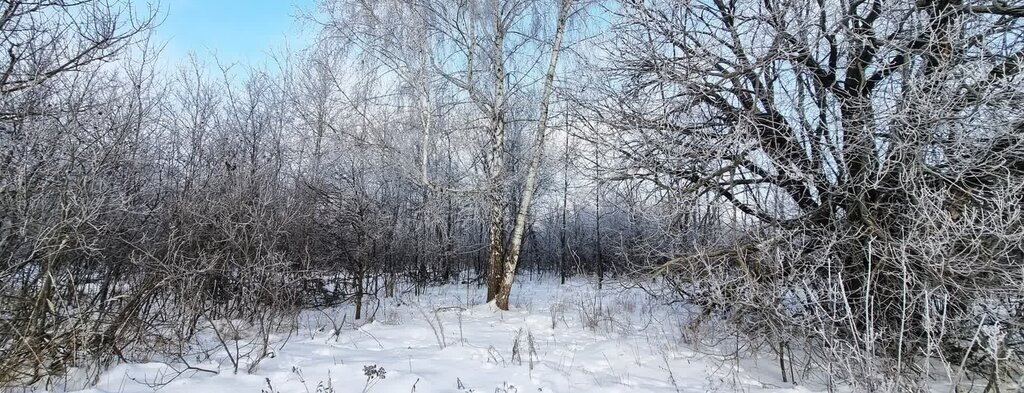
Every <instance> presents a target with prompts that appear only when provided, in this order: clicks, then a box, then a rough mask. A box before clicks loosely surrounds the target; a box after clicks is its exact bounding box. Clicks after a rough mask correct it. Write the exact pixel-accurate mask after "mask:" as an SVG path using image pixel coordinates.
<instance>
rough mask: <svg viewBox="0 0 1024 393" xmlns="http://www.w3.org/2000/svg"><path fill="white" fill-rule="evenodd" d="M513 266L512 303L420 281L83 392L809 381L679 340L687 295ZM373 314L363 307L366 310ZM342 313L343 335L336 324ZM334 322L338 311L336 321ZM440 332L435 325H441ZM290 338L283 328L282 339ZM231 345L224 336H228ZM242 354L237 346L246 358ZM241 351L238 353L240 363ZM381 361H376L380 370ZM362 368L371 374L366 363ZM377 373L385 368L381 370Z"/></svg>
mask: <svg viewBox="0 0 1024 393" xmlns="http://www.w3.org/2000/svg"><path fill="white" fill-rule="evenodd" d="M523 281H526V280H523V279H521V280H520V283H518V284H517V286H516V287H515V289H514V291H513V293H512V298H511V307H512V310H511V311H504V312H503V311H499V310H497V309H496V308H494V306H493V305H491V304H479V300H480V299H482V298H483V296H484V289H483V288H477V287H476V286H475V285H468V286H467V285H447V286H441V287H435V288H427V289H425V292H424V293H423V294H421V295H419V296H414V295H413V294H412V293H405V294H402V295H400V296H398V297H396V298H391V299H380V305H379V307H378V306H377V304H376V303H375V302H374V301H371V302H370V304H368V305H367V306H366V307H365V308H364V310H365V311H367V313H373V312H374V310H376V313H375V315H374V318H373V321H372V322H367V321H358V322H356V323H354V324H353V323H352V321H353V318H352V315H353V313H352V309H351V307H350V306H349V307H338V308H332V309H328V310H308V311H305V312H303V313H302V314H301V315H300V317H299V324H298V328H297V330H296V331H293V332H292V334H290V335H288V334H282V335H280V336H275V337H274V339H275V340H277V341H276V342H277V343H278V345H275V347H274V348H275V353H274V355H273V357H271V358H267V359H264V360H263V361H262V362H261V363H259V364H258V366H257V367H256V368H255V369H254V371H253V373H251V374H250V373H246V372H245V370H246V368H247V367H246V365H245V364H243V365H242V367H240V368H239V372H238V373H237V374H235V373H233V372H232V367H231V363H230V362H229V361H228V360H227V357H226V353H225V352H224V351H220V352H216V351H215V352H214V353H215V355H214V356H212V357H211V358H210V359H207V360H205V361H204V362H202V363H201V364H194V366H198V367H202V368H207V369H214V370H217V369H219V373H217V374H213V373H209V372H196V371H186V372H184V373H177V372H174V371H173V369H172V368H171V367H172V366H174V367H177V368H179V369H180V368H181V365H167V364H163V363H146V364H121V365H117V366H115V367H113V368H111V369H110V370H108V371H106V372H104V373H103V374H102V375H101V376H100V378H99V380H98V383H96V384H95V385H94V386H92V387H89V388H87V389H85V390H81V391H82V392H96V393H99V392H125V393H130V392H152V391H154V390H156V389H157V388H159V390H160V391H161V392H166V393H179V392H180V393H201V392H228V391H247V392H259V391H261V390H262V391H267V392H282V393H290V392H297V393H311V392H332V391H335V392H487V393H490V392H501V393H504V392H516V393H523V392H708V391H723V392H732V391H748V392H780V393H782V392H785V393H796V392H812V391H823V390H824V389H808V388H807V387H805V386H794V385H792V384H787V383H783V382H782V381H781V378H780V377H779V375H778V370H777V368H774V366H773V364H774V363H773V362H774V361H775V360H774V359H772V358H770V357H766V358H763V359H756V358H750V359H744V360H743V361H734V360H729V359H726V358H719V357H716V356H708V355H706V354H704V352H706V351H705V350H700V351H698V350H695V349H693V348H691V347H690V346H689V345H688V344H687V340H686V337H687V334H686V330H685V326H686V323H685V321H686V320H687V318H688V313H687V312H686V309H685V308H684V307H681V306H678V305H666V304H664V302H659V301H656V300H655V299H654V298H653V297H651V296H649V295H648V294H647V293H646V292H644V291H642V290H640V289H637V288H626V287H624V286H621V285H616V284H614V283H606V285H605V289H603V290H600V291H598V290H597V289H596V287H595V286H594V285H593V283H591V282H587V281H583V280H578V281H573V282H571V283H568V284H565V285H558V283H557V282H556V281H553V280H546V279H545V280H538V281H527V282H523ZM369 319H370V318H367V320H369ZM343 320H344V321H346V322H345V326H344V327H343V328H341V329H340V332H338V334H334V332H333V331H332V330H333V329H332V327H333V326H334V324H336V323H340V322H341V321H343ZM332 321H333V322H332ZM439 337H441V338H439ZM285 339H287V340H285ZM229 347H230V346H229ZM243 360H244V359H243ZM243 363H244V362H243ZM381 368H383V372H381V371H380V369H381ZM368 374H370V375H372V377H369V376H367V375H368ZM381 376H383V378H381Z"/></svg>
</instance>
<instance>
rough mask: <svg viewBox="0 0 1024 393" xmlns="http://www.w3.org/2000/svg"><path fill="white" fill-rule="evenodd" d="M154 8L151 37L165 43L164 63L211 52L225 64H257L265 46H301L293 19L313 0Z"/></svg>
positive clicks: (231, 0)
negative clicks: (158, 20)
mask: <svg viewBox="0 0 1024 393" xmlns="http://www.w3.org/2000/svg"><path fill="white" fill-rule="evenodd" d="M150 1H151V0H141V1H140V0H137V1H136V3H143V2H147V3H148V2H150ZM159 4H160V8H161V11H162V12H161V16H162V17H163V18H164V20H163V24H161V25H160V26H159V27H158V28H157V31H156V39H157V41H158V42H161V43H166V47H165V49H164V53H163V56H164V58H165V59H168V60H171V61H177V60H181V59H184V58H185V56H187V55H188V53H189V52H195V53H196V54H197V55H199V56H200V57H204V58H209V56H211V55H212V54H213V53H216V54H217V56H218V57H219V58H220V59H221V60H222V61H226V62H242V63H245V62H248V63H259V62H261V61H263V60H265V59H267V55H266V51H267V50H268V49H270V48H273V47H280V46H282V45H283V44H284V43H285V42H292V43H293V44H295V43H301V42H302V37H301V36H300V32H301V29H300V26H301V25H302V24H301V23H297V22H296V21H295V18H294V15H296V14H297V12H298V10H300V9H302V10H312V9H313V8H314V7H315V0H162V1H160V3H159ZM306 36H308V35H306Z"/></svg>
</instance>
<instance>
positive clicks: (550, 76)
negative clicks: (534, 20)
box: [496, 0, 572, 310]
mask: <svg viewBox="0 0 1024 393" xmlns="http://www.w3.org/2000/svg"><path fill="white" fill-rule="evenodd" d="M570 3H572V0H562V1H561V3H560V4H559V7H558V25H557V27H556V29H555V39H554V42H552V44H551V59H550V60H549V62H548V70H547V74H546V75H545V79H544V92H543V95H542V96H541V101H540V120H539V121H538V124H537V140H536V144H535V145H534V150H533V157H532V158H531V160H530V166H529V168H528V169H527V172H526V185H525V186H524V187H523V191H522V196H521V197H520V198H519V209H518V210H517V212H516V218H515V220H516V221H515V226H514V227H513V228H512V236H511V239H509V249H508V252H507V255H506V256H505V263H504V266H503V267H502V268H503V271H502V277H500V279H499V280H500V287H499V288H498V293H497V299H496V300H497V301H496V305H497V306H498V308H500V309H502V310H508V296H509V293H510V292H511V291H512V283H513V282H514V281H515V273H516V266H517V265H518V264H519V251H520V250H522V247H523V234H524V233H525V232H526V221H527V218H529V215H530V203H531V201H532V200H533V194H534V191H535V189H536V188H537V169H538V167H539V166H540V161H541V159H542V158H543V156H544V137H545V134H547V126H548V116H549V108H550V102H551V90H552V87H553V85H554V81H555V67H556V66H557V65H558V54H559V52H561V46H562V35H563V33H564V32H565V21H566V19H567V18H568V16H569V5H570Z"/></svg>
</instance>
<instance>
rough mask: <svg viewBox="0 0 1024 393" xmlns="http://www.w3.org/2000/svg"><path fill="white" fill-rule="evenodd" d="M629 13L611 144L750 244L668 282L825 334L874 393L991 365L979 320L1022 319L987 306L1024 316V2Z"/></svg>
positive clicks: (717, 306) (702, 299)
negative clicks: (719, 213)
mask: <svg viewBox="0 0 1024 393" xmlns="http://www.w3.org/2000/svg"><path fill="white" fill-rule="evenodd" d="M614 12H616V13H617V14H618V16H619V17H620V19H619V22H618V24H617V25H616V26H615V27H614V30H615V32H616V35H615V38H614V39H612V40H610V41H609V42H608V43H607V45H606V48H607V49H608V50H609V54H610V56H609V57H608V61H610V62H612V63H613V64H614V66H612V67H608V68H606V69H608V71H607V72H606V73H604V74H602V77H603V78H605V79H606V80H608V81H609V82H608V83H606V84H604V86H605V88H606V91H607V92H609V93H610V94H607V95H606V96H605V99H604V100H603V101H601V102H600V103H599V104H598V105H596V106H593V109H594V111H593V112H591V113H592V115H593V116H597V117H600V118H601V119H602V120H603V123H604V129H602V130H597V131H596V133H593V134H591V135H595V136H596V138H598V139H600V140H602V141H603V143H604V146H605V147H606V148H607V149H609V150H611V151H613V152H615V153H616V154H617V156H618V161H617V162H616V165H618V163H622V165H621V166H618V167H617V168H615V169H616V170H618V171H619V173H620V175H619V176H621V177H623V178H630V179H641V180H643V181H647V182H650V183H651V184H654V185H656V186H657V187H659V188H660V189H662V190H664V191H665V192H667V193H669V194H670V195H673V196H674V197H673V200H674V201H676V202H674V203H677V204H680V205H677V206H686V207H691V208H690V209H687V208H683V209H679V211H678V212H677V216H679V217H685V216H687V215H691V214H692V213H693V212H694V211H695V210H694V209H693V208H697V209H706V208H710V207H715V206H719V207H724V208H726V209H729V210H731V211H734V212H736V213H737V218H736V219H731V220H725V219H724V217H723V218H722V219H720V220H722V221H723V223H725V224H727V226H729V227H732V228H733V229H731V230H730V233H731V234H730V235H729V236H728V237H727V239H729V242H730V243H731V244H732V245H731V246H727V247H722V245H721V243H720V242H712V241H704V242H702V243H701V244H699V245H698V247H697V248H695V249H694V248H690V250H689V251H686V250H685V248H683V249H680V250H678V251H682V252H680V253H678V254H675V255H672V253H668V255H670V258H672V259H671V260H670V261H669V262H668V263H666V264H664V266H662V267H663V268H664V269H667V270H668V271H672V272H676V273H678V274H681V275H682V276H684V277H686V279H687V280H689V282H692V283H693V284H694V285H695V287H694V288H696V289H694V288H690V289H685V291H684V293H686V294H689V295H691V297H690V298H691V299H692V300H693V301H695V302H697V303H699V304H702V305H704V306H705V307H706V309H707V310H709V311H710V310H715V311H722V312H726V313H727V314H728V315H737V316H738V315H743V314H745V313H752V314H746V315H748V316H749V315H758V318H750V317H744V318H742V319H739V320H740V321H751V322H753V324H750V325H744V328H745V329H750V330H751V331H752V332H753V333H754V335H755V336H762V333H763V332H758V331H759V329H761V328H759V327H758V326H761V327H765V326H775V327H776V328H775V329H776V331H775V333H773V334H775V335H776V337H777V338H778V339H779V340H780V341H788V340H791V339H794V340H795V339H796V338H798V337H807V338H806V344H807V346H806V348H824V349H822V350H821V351H815V354H816V355H819V356H821V359H823V360H822V361H823V362H827V363H828V364H832V365H833V366H834V368H833V370H842V371H841V372H839V371H836V372H837V374H841V376H842V377H845V378H851V379H852V380H854V381H856V382H857V383H860V384H863V386H865V387H866V388H868V389H871V390H882V389H889V388H893V389H896V388H902V387H906V386H910V385H912V384H914V383H917V382H920V379H916V378H917V377H915V375H918V376H919V375H921V373H920V371H921V368H920V366H919V364H920V363H919V360H920V357H922V356H923V357H925V358H931V359H935V358H938V359H941V360H943V361H945V362H946V364H953V365H956V364H967V365H968V366H969V367H971V368H972V369H975V370H981V369H984V370H987V371H986V372H989V371H992V370H991V368H992V367H995V366H994V364H995V362H994V358H992V357H991V356H989V355H986V354H985V353H984V351H979V349H978V347H977V346H976V345H975V344H974V343H975V342H976V340H975V339H976V338H977V337H973V338H972V336H973V334H974V332H975V331H977V329H976V327H977V325H978V324H996V325H999V326H1020V323H1021V320H1020V319H1019V316H1016V315H1008V314H1004V315H999V316H996V315H994V314H991V313H981V314H983V315H979V313H978V312H977V307H980V306H979V305H980V304H988V303H989V302H996V303H999V304H1001V306H999V307H1006V309H1016V308H1018V306H1019V304H1018V303H1017V301H1016V300H1012V297H1006V296H1005V294H1007V293H1016V292H1018V291H1019V287H1020V284H1021V282H1022V277H1021V276H1020V272H1021V269H1020V266H1021V256H1022V254H1021V252H1020V250H1019V243H1017V240H1015V239H1018V238H1019V237H1020V235H1021V231H1020V226H1019V225H1018V223H1017V221H1016V219H1014V218H1011V217H1015V216H1016V214H1017V213H1016V210H1017V207H1016V206H1018V203H1019V197H1018V196H1015V195H1018V193H1019V190H1020V187H1021V186H1022V182H1021V175H1022V172H1021V171H1020V170H1021V167H1020V163H1019V157H1020V154H1021V149H1022V147H1021V146H1022V145H1021V144H1020V138H1019V134H1020V132H1021V124H1022V123H1021V121H1022V120H1021V118H1020V116H1019V114H1017V113H1016V111H1015V110H1014V109H1013V108H1016V107H1017V106H1018V105H1020V102H1019V100H1018V97H1020V93H1021V92H1020V87H1019V86H1020V78H1021V76H1020V75H1019V73H1018V69H1019V65H1020V63H1021V61H1022V57H1021V53H1022V52H1021V50H1022V48H1024V46H1022V42H1021V41H1020V37H1019V34H1016V33H1013V32H1019V31H1020V29H1021V28H1022V25H1021V23H1022V21H1024V19H1022V17H1024V13H1022V10H1021V8H1020V7H1018V6H1011V5H1007V4H1004V3H1000V2H996V3H986V2H982V1H969V2H949V1H918V2H916V3H914V4H909V3H904V2H889V1H883V0H878V1H856V2H850V3H841V2H829V1H821V2H817V3H794V2H785V1H782V2H776V1H769V2H760V3H757V2H746V1H718V0H715V1H710V2H676V1H624V2H622V3H621V4H620V7H618V8H616V9H615V10H614ZM680 240H682V239H680ZM780 305H781V306H780ZM769 310H770V311H769ZM762 318H763V319H762ZM940 321H941V322H940ZM937 324H939V325H942V326H954V325H955V326H957V328H955V329H954V330H953V331H943V332H940V331H939V330H937V329H939V328H937V326H939V325H937ZM965 343H970V344H965ZM823 344H824V345H823ZM960 359H971V360H970V361H967V362H966V363H961V362H960ZM890 362H891V363H890ZM954 368H955V367H954ZM957 372H960V371H957ZM956 379H958V378H953V377H951V380H956Z"/></svg>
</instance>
